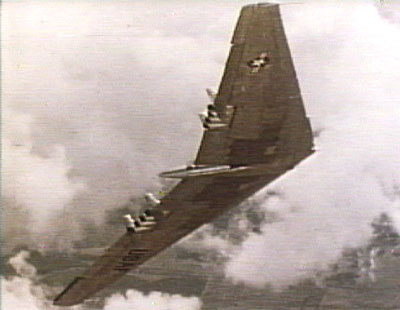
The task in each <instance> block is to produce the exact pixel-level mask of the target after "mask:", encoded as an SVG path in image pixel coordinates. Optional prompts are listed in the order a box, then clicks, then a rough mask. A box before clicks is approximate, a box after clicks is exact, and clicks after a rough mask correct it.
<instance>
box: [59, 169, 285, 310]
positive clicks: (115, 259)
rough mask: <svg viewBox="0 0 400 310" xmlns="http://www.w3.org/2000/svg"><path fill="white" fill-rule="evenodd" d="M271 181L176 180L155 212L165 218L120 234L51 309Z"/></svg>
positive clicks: (77, 298)
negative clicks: (162, 213)
mask: <svg viewBox="0 0 400 310" xmlns="http://www.w3.org/2000/svg"><path fill="white" fill-rule="evenodd" d="M275 177H277V175H275V176H268V177H267V176H250V177H249V176H248V177H217V178H215V177H199V178H194V179H186V180H182V181H181V182H180V183H179V184H178V185H177V186H176V187H174V188H173V190H172V191H171V192H170V193H168V194H167V195H166V196H165V197H164V198H163V199H162V200H161V201H160V204H159V205H158V206H157V207H156V208H157V210H158V211H160V212H167V213H168V214H169V215H168V216H167V217H165V218H160V219H158V220H157V223H156V224H155V226H154V227H153V228H152V229H151V230H149V231H145V232H142V233H137V232H136V233H135V232H127V233H125V234H124V235H123V236H122V237H121V238H120V239H119V240H118V241H117V242H116V243H115V244H113V245H112V246H111V247H110V248H109V249H108V250H107V251H106V252H105V253H104V254H103V256H102V257H100V258H99V259H98V260H97V261H96V262H95V264H94V265H93V266H92V267H91V268H89V270H88V271H87V272H85V273H84V274H82V275H81V276H79V277H76V278H75V279H73V281H72V282H71V283H70V284H69V285H68V286H67V287H66V288H65V289H64V290H63V291H62V292H61V293H60V294H59V295H58V296H57V297H56V298H55V300H54V304H55V305H59V306H72V305H76V304H79V303H81V302H83V301H84V300H85V299H87V298H89V297H91V296H92V295H94V294H95V293H97V292H99V291H100V290H102V289H103V288H105V287H106V286H108V285H110V284H111V283H113V282H115V281H116V280H118V279H119V278H121V277H122V276H124V275H125V274H126V273H127V272H128V271H129V270H131V269H133V268H136V267H138V266H139V265H141V264H143V263H144V262H145V261H147V260H148V259H150V258H151V257H153V256H154V255H156V254H157V253H159V252H161V251H162V250H164V249H166V248H168V247H169V246H171V245H172V244H173V243H175V242H176V241H178V240H179V239H181V238H182V237H184V236H186V235H187V234H189V233H191V232H192V231H193V230H195V229H197V228H198V227H200V226H201V225H203V224H205V223H208V222H210V221H211V220H212V219H213V218H215V217H216V216H218V215H220V214H221V213H222V212H223V211H225V210H226V209H227V208H231V207H233V206H235V205H237V204H238V203H240V202H241V201H243V200H244V199H245V198H247V197H249V196H250V195H252V194H253V193H254V192H256V191H257V190H259V189H260V188H261V187H263V186H264V185H265V184H267V183H269V182H270V181H272V180H273V179H274V178H275Z"/></svg>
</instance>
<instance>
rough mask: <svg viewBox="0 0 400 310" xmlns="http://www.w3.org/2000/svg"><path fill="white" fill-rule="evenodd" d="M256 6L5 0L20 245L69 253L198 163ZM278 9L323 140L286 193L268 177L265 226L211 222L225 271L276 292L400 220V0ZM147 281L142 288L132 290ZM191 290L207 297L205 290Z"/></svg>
mask: <svg viewBox="0 0 400 310" xmlns="http://www.w3.org/2000/svg"><path fill="white" fill-rule="evenodd" d="M244 4H247V2H245V1H218V2H212V1H202V2H197V1H184V2H183V1H179V2H178V1H169V2H166V1H147V2H137V1H96V2H94V1H72V2H71V1H51V2H50V1H36V2H28V1H12V2H11V1H9V2H4V3H3V10H2V25H1V26H2V36H1V37H2V51H1V53H2V54H1V56H2V79H1V83H2V85H1V86H2V94H1V96H2V120H3V121H2V138H3V139H2V140H3V144H2V156H3V161H2V172H3V173H2V175H3V176H2V204H3V205H4V206H5V208H4V209H3V212H2V222H3V225H2V229H3V237H4V236H5V237H6V238H7V241H8V242H7V248H6V249H7V250H8V251H11V250H12V249H13V248H15V247H16V246H17V245H19V244H20V243H21V242H27V241H30V242H31V244H32V247H33V248H35V249H39V250H44V249H47V250H48V249H58V250H59V251H68V250H69V248H70V246H71V242H72V241H73V240H79V238H81V237H82V227H84V226H85V225H86V224H87V223H88V222H93V223H95V224H97V225H102V221H103V219H104V214H105V212H106V211H107V210H114V209H115V208H117V207H119V206H121V205H122V204H124V203H125V202H126V201H127V200H128V199H130V198H131V197H140V196H142V195H143V194H144V193H146V192H147V191H157V190H160V189H161V188H162V186H163V184H162V183H161V182H160V181H159V179H158V177H157V174H158V173H159V172H161V171H163V170H167V169H169V168H171V167H176V166H180V165H184V164H186V163H188V162H190V161H191V160H193V158H194V156H195V153H196V150H197V147H198V144H199V142H200V139H201V134H202V129H201V124H200V121H199V120H198V117H197V113H198V112H200V111H202V110H203V109H204V107H205V105H206V104H207V103H208V98H207V96H206V93H205V91H204V89H205V88H213V89H217V88H218V83H219V80H220V78H221V75H222V72H223V68H224V64H225V60H226V57H227V54H228V52H229V47H230V46H229V41H230V38H231V34H232V31H233V28H234V25H235V22H236V19H237V17H238V13H239V9H240V7H241V6H242V5H244ZM281 11H282V17H283V22H284V25H285V29H286V34H287V37H288V41H289V45H290V47H291V50H292V56H293V59H294V62H295V66H296V71H297V74H298V78H299V82H300V86H301V90H302V95H303V99H304V103H305V107H306V110H307V114H308V115H309V116H310V118H311V123H312V126H313V129H314V130H316V131H318V132H319V134H318V136H317V137H316V139H315V140H316V141H315V142H316V148H317V153H316V154H315V155H313V156H312V157H311V158H309V159H308V160H306V161H305V162H304V163H302V164H301V165H300V166H299V167H298V168H296V169H295V170H294V171H292V172H290V173H288V174H287V175H285V176H284V177H282V178H280V179H279V180H278V181H277V182H274V183H273V184H271V186H270V187H268V189H270V190H274V191H275V192H276V193H278V195H275V196H268V194H267V191H266V190H263V191H261V192H260V193H259V194H257V196H256V197H255V198H253V199H254V201H255V204H256V207H257V208H258V210H259V211H260V212H263V213H264V214H265V215H266V217H267V216H268V214H271V213H272V214H275V218H277V219H278V220H276V221H273V222H272V223H271V221H268V220H266V221H265V222H264V223H262V225H261V232H260V233H253V232H251V231H250V230H249V229H247V228H248V226H247V225H243V227H244V228H243V234H244V236H245V238H244V240H243V242H242V243H241V244H240V245H233V244H231V243H230V241H229V240H228V239H226V240H219V239H218V240H217V241H218V242H214V241H215V240H216V239H215V236H210V235H207V234H206V237H205V240H204V245H203V246H206V247H207V246H210V244H212V246H214V247H215V248H217V250H220V251H221V252H223V254H224V255H226V256H227V258H228V259H227V262H226V264H225V266H224V270H225V275H226V277H227V278H229V279H231V280H232V282H233V283H244V284H245V285H249V286H254V287H263V286H265V285H272V286H275V287H276V288H277V289H280V288H282V287H285V286H287V285H290V284H292V283H295V282H296V281H299V280H301V279H303V278H305V277H310V276H311V277H312V276H313V274H315V272H316V271H318V270H322V269H324V268H327V266H329V264H331V263H333V262H335V260H337V259H338V257H339V256H340V255H341V253H342V251H343V249H345V248H346V247H352V246H359V245H363V244H365V243H366V242H367V241H368V238H369V237H370V235H371V228H370V223H371V221H372V220H373V219H375V218H376V217H378V216H379V215H380V214H381V213H382V212H385V213H387V214H389V215H390V216H391V218H392V219H393V221H394V223H395V225H396V227H397V228H400V213H399V211H400V203H399V195H400V194H399V189H400V181H399V180H400V175H399V174H400V162H399V161H398V158H400V149H399V148H398V147H397V141H399V139H400V126H398V123H399V119H400V108H399V107H398V102H399V99H400V90H399V89H398V87H397V85H398V82H397V81H398V80H399V78H400V76H399V75H400V73H399V72H400V70H398V68H399V67H400V56H399V55H400V43H399V41H398V40H396V38H398V37H399V35H400V14H399V12H400V6H399V5H398V4H396V3H395V1H386V2H385V3H384V4H383V5H379V4H378V3H377V1H303V2H302V3H301V4H297V3H296V4H290V5H283V6H282V7H281ZM27 223H29V224H28V225H27ZM65 223H68V226H67V227H66V225H65ZM66 228H67V229H66ZM43 236H46V237H45V238H44V237H43ZM221 241H222V242H221ZM23 255H29V254H23ZM282 257H284V258H285V259H282ZM248 266H251V268H248ZM33 268H34V267H33ZM29 277H30V276H27V275H26V274H20V278H21V279H25V280H27V279H28V280H29V279H30V278H29ZM31 278H32V277H31ZM28 280H27V281H28ZM7 281H10V279H8V280H7ZM28 284H29V281H28ZM135 294H141V293H140V292H132V295H129V294H128V295H127V297H126V298H127V299H128V300H129V296H136V295H135ZM159 294H161V293H159ZM154 296H156V295H154ZM157 296H158V295H157ZM115 298H116V299H118V298H119V299H118V300H120V301H121V300H122V299H123V297H122V296H119V297H118V296H115ZM154 298H160V300H161V299H162V300H169V299H171V302H173V298H174V297H171V296H167V297H165V298H162V297H160V296H158V297H154ZM39 299H40V298H39ZM134 299H135V298H134ZM122 301H123V300H122ZM182 302H183V301H182ZM187 302H189V303H192V306H191V307H193V309H197V308H198V307H200V301H197V299H196V300H195V301H193V300H190V301H187ZM196 307H197V308H196ZM188 308H189V306H188ZM108 309H113V308H112V306H109V308H108Z"/></svg>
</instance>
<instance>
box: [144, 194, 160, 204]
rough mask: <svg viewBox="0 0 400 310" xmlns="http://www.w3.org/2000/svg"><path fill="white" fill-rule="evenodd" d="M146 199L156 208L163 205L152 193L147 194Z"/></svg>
mask: <svg viewBox="0 0 400 310" xmlns="http://www.w3.org/2000/svg"><path fill="white" fill-rule="evenodd" d="M144 198H145V199H146V201H147V202H148V203H149V204H151V205H152V206H154V207H156V206H158V205H159V204H160V203H161V202H160V200H158V199H157V198H156V197H155V196H154V195H153V194H152V193H147V194H146V195H145V196H144Z"/></svg>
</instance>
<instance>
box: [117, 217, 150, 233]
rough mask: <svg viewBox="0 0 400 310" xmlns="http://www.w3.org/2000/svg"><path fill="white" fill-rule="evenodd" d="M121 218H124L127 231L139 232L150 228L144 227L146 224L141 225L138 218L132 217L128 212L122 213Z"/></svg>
mask: <svg viewBox="0 0 400 310" xmlns="http://www.w3.org/2000/svg"><path fill="white" fill-rule="evenodd" d="M123 218H124V220H125V226H126V231H127V232H129V233H139V232H144V231H148V230H150V228H149V227H146V226H148V225H143V223H142V222H140V220H138V219H137V218H133V217H132V215H130V214H126V215H124V216H123Z"/></svg>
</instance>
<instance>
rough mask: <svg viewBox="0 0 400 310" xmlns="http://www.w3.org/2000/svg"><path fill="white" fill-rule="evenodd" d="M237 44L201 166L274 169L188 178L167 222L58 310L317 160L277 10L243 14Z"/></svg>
mask: <svg viewBox="0 0 400 310" xmlns="http://www.w3.org/2000/svg"><path fill="white" fill-rule="evenodd" d="M232 42H233V45H232V49H231V52H230V56H229V59H228V62H227V65H226V69H225V74H224V76H223V79H222V82H221V86H220V89H219V92H218V95H217V97H216V101H215V108H216V110H217V112H218V113H219V114H220V115H222V116H221V118H222V120H223V121H224V122H226V126H224V127H220V128H217V129H209V130H206V131H205V133H204V136H203V140H202V143H201V146H200V149H199V152H198V156H197V159H196V161H195V164H196V165H227V164H228V165H232V166H235V165H260V164H261V165H263V164H266V165H271V167H272V166H273V167H275V168H274V169H271V170H270V171H268V170H265V169H264V170H262V172H257V171H255V172H254V173H238V174H225V175H223V174H215V175H205V176H196V177H191V178H183V179H182V180H181V181H180V182H179V183H178V184H177V185H176V186H175V187H174V188H173V189H172V190H171V191H170V192H169V193H168V194H167V195H166V196H165V197H164V198H163V199H162V200H161V202H160V204H159V205H158V206H157V207H156V208H157V209H160V210H163V211H167V212H168V213H169V216H168V217H165V218H161V219H160V220H159V221H157V224H156V225H155V226H154V227H153V228H152V229H151V230H150V231H146V232H142V233H132V232H127V233H125V235H123V236H122V237H121V238H120V239H119V240H118V241H117V242H116V243H115V244H114V245H112V246H111V247H110V248H109V249H108V250H107V251H106V252H105V253H104V255H103V256H102V257H101V258H99V260H98V261H97V262H95V264H94V265H93V266H92V267H91V268H90V269H89V270H88V271H87V272H86V273H84V274H83V275H81V276H79V277H77V278H75V280H73V281H72V282H71V284H70V285H68V286H67V287H66V288H65V290H64V291H63V292H61V294H59V295H58V296H57V297H56V299H55V301H54V303H55V304H56V305H61V306H70V305H75V304H78V303H81V302H82V301H83V300H85V299H86V298H88V297H90V296H92V295H93V294H95V293H96V292H98V291H100V290H101V289H103V288H104V287H106V286H108V285H109V284H111V283H112V282H114V281H116V280H117V279H119V278H120V277H122V276H123V275H124V274H126V273H127V272H128V271H129V270H131V269H133V268H135V267H137V266H139V265H141V264H142V263H144V262H145V261H147V260H148V259H149V258H151V257H152V256H154V255H156V254H157V253H159V252H160V251H162V250H164V249H165V248H167V247H169V246H171V245H172V244H173V243H175V242H176V241H178V240H179V239H181V238H182V237H184V236H186V235H187V234H189V233H191V232H192V231H193V230H195V229H197V228H198V227H200V226H201V225H203V224H205V223H208V222H210V221H211V220H212V219H214V218H215V217H217V216H218V215H220V214H221V213H222V212H224V211H226V210H227V209H228V208H231V207H233V206H235V205H237V204H239V203H240V202H242V201H243V200H244V199H246V198H248V197H249V196H251V195H252V194H254V193H255V192H256V191H258V190H259V189H261V188H262V187H264V186H265V185H266V184H268V183H270V182H271V181H273V180H274V179H276V178H277V177H279V176H280V175H282V174H283V173H284V172H285V171H287V170H288V169H291V168H292V167H293V166H294V165H295V164H297V163H298V162H299V161H301V160H302V159H304V158H305V157H307V156H308V155H310V154H311V153H312V135H311V128H310V124H309V121H308V119H307V118H306V116H305V112H304V108H303V104H302V101H301V96H300V90H299V87H298V83H297V79H296V74H295V71H294V68H293V64H292V60H291V56H290V52H289V49H288V45H287V42H286V38H285V34H284V31H283V27H282V22H281V18H280V15H279V7H278V5H270V4H261V5H250V6H246V7H244V8H243V9H242V11H241V15H240V18H239V21H238V23H237V26H236V30H235V32H234V36H233V40H232ZM260 55H261V56H260ZM266 58H268V59H266ZM263 59H264V60H263ZM260 171H261V170H260Z"/></svg>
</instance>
